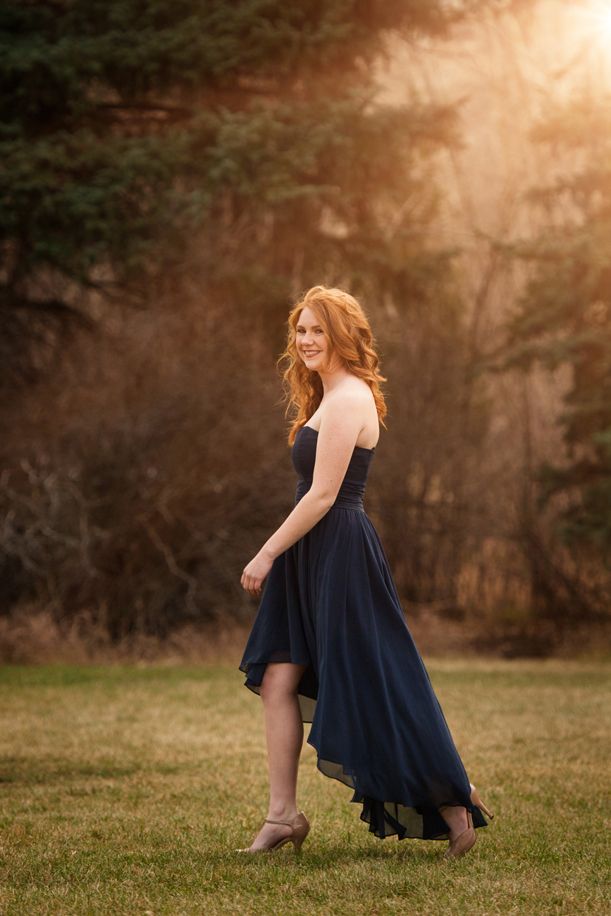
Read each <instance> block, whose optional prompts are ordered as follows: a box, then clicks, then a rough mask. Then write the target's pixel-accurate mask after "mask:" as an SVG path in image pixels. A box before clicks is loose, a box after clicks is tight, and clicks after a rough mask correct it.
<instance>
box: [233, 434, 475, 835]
mask: <svg viewBox="0 0 611 916" xmlns="http://www.w3.org/2000/svg"><path fill="white" fill-rule="evenodd" d="M317 437H318V431H317V430H315V429H314V428H313V427H310V426H303V427H301V429H299V430H298V432H297V436H296V438H295V441H294V443H293V447H292V452H291V458H292V462H293V465H294V467H295V470H296V471H297V474H298V477H299V479H298V482H297V491H296V494H295V505H296V504H297V502H298V501H299V500H300V499H301V497H302V496H303V495H304V493H306V492H307V490H308V489H309V488H310V486H311V484H312V475H313V471H314V461H315V457H316V444H317ZM374 453H375V448H372V449H368V448H363V447H361V446H356V447H355V449H354V452H353V454H352V457H351V459H350V463H349V465H348V469H347V471H346V474H345V477H344V480H343V481H342V485H341V487H340V490H339V493H338V496H337V499H336V500H335V502H334V503H333V505H332V506H331V508H330V509H329V511H328V512H327V513H326V514H325V515H324V516H323V517H322V518H321V519H320V521H319V522H318V523H317V524H316V525H314V527H313V528H311V529H310V531H308V532H307V533H306V534H305V535H304V536H303V537H302V538H300V539H299V540H298V541H297V542H296V543H295V544H293V546H291V547H289V548H288V549H287V550H286V551H284V553H282V554H280V556H278V557H276V559H275V560H274V563H273V565H272V568H271V570H270V572H269V574H268V576H267V578H266V579H265V581H264V585H263V591H262V594H261V600H260V604H259V609H258V612H257V616H256V618H255V620H254V622H253V625H252V629H251V632H250V635H249V637H248V641H247V643H246V647H245V650H244V654H243V657H242V660H241V662H240V665H239V669H240V671H242V672H243V673H244V674H245V675H246V680H245V682H244V685H245V686H246V687H248V688H249V689H250V690H252V691H253V692H254V693H258V694H259V693H260V687H261V682H262V680H263V675H264V673H265V667H266V665H267V663H268V662H293V663H296V664H305V665H307V668H306V670H305V672H304V674H303V676H302V678H301V681H300V683H299V687H298V700H299V707H300V712H301V718H302V721H303V722H310V723H311V724H312V727H311V729H310V734H309V736H308V738H307V742H308V744H311V745H312V747H314V748H315V749H316V753H317V766H318V769H319V770H320V771H321V772H322V773H324V774H325V776H329V777H331V778H333V779H337V780H339V781H340V782H343V783H344V784H345V785H347V786H349V787H350V788H351V789H354V794H353V796H352V798H351V799H350V801H351V802H356V803H358V804H361V805H362V811H361V812H360V818H361V820H363V821H365V822H366V823H367V824H369V831H370V832H371V833H373V834H374V835H375V836H377V837H379V838H380V839H384V838H385V837H387V836H393V835H396V836H397V837H398V838H399V839H404V838H405V837H418V838H420V839H425V840H441V839H447V838H448V837H449V831H448V826H447V824H446V822H445V821H444V819H443V818H442V816H441V815H440V813H439V811H438V810H437V809H438V808H439V807H440V806H443V805H463V806H465V807H466V808H467V809H468V810H469V811H471V813H472V817H473V826H474V827H486V826H487V822H486V820H485V819H484V815H483V814H482V812H481V810H480V809H479V808H478V807H477V806H476V805H473V804H472V802H471V800H470V786H469V779H468V777H467V773H466V772H465V768H464V766H463V763H462V761H461V759H460V756H459V754H458V751H457V749H456V746H455V744H454V741H453V740H452V736H451V734H450V730H449V728H448V725H447V722H446V720H445V717H444V714H443V712H442V709H441V706H440V705H439V701H438V700H437V697H436V695H435V692H434V690H433V687H432V684H431V681H430V678H429V675H428V672H427V670H426V668H425V666H424V663H423V661H422V658H421V656H420V653H419V652H418V649H417V648H416V645H415V643H414V641H413V639H412V636H411V633H410V631H409V629H408V627H407V623H406V621H405V617H404V615H403V611H402V608H401V604H400V601H399V595H398V593H397V589H396V586H395V584H394V581H393V578H392V575H391V572H390V568H389V563H388V559H387V557H386V554H385V553H384V549H383V547H382V544H381V541H380V538H379V536H378V534H377V532H376V530H375V528H374V526H373V523H372V522H371V520H370V518H369V517H368V515H367V514H366V512H365V509H364V506H363V496H364V493H365V484H366V481H367V475H368V472H369V467H370V463H371V460H372V458H373V455H374Z"/></svg>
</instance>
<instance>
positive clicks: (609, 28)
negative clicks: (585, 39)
mask: <svg viewBox="0 0 611 916" xmlns="http://www.w3.org/2000/svg"><path fill="white" fill-rule="evenodd" d="M584 12H585V15H586V16H587V18H588V20H589V23H590V25H591V27H592V30H593V31H594V32H596V34H597V35H598V38H599V39H600V40H602V41H605V42H611V0H598V2H594V3H592V4H591V5H590V6H589V8H588V9H587V10H584Z"/></svg>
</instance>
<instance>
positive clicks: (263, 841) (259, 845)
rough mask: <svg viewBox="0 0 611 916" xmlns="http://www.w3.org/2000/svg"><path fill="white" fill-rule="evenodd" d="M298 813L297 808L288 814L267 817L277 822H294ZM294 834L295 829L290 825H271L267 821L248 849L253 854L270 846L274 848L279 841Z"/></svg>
mask: <svg viewBox="0 0 611 916" xmlns="http://www.w3.org/2000/svg"><path fill="white" fill-rule="evenodd" d="M298 813H299V812H298V810H297V808H294V809H293V810H292V811H289V812H288V813H286V812H282V813H280V814H276V813H271V814H267V815H266V817H269V818H271V819H272V820H275V821H292V820H294V819H295V818H296V817H297V814H298ZM292 833H293V828H292V827H291V826H289V825H288V824H269V823H268V822H267V821H265V822H264V823H263V826H262V827H261V829H260V830H259V832H258V834H257V835H256V837H255V838H254V840H253V841H252V843H251V844H250V846H249V847H248V848H249V850H250V851H251V852H256V851H257V850H258V849H269V848H270V846H273V845H274V844H275V843H277V842H278V841H279V840H282V839H284V837H288V836H291V835H292Z"/></svg>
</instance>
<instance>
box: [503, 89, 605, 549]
mask: <svg viewBox="0 0 611 916" xmlns="http://www.w3.org/2000/svg"><path fill="white" fill-rule="evenodd" d="M537 138H538V139H539V141H540V142H542V143H545V144H547V146H548V148H549V151H550V162H554V161H556V157H557V154H558V153H560V154H561V161H563V162H567V157H568V161H570V162H571V163H572V165H570V166H565V167H563V168H562V169H561V170H556V172H557V174H555V175H553V177H552V178H551V180H550V182H549V184H548V185H547V186H546V187H544V188H538V189H535V190H533V191H532V193H531V200H532V201H533V203H534V204H535V205H536V206H537V207H539V208H541V209H542V212H543V214H544V220H545V224H546V228H545V230H544V231H543V232H542V233H541V234H540V235H539V236H538V237H537V238H536V239H534V240H532V241H531V242H524V243H523V244H521V245H519V246H517V247H516V252H515V253H516V254H517V255H518V256H519V257H520V258H521V259H523V260H524V261H525V262H526V263H527V264H528V265H529V271H530V273H529V281H528V284H527V286H526V289H525V293H524V296H523V298H522V301H521V303H520V305H519V308H518V309H517V310H516V314H515V316H514V318H513V320H512V322H511V325H510V329H509V330H510V346H511V355H510V358H509V360H508V364H514V365H521V366H524V367H528V366H529V365H531V364H532V362H533V361H535V360H537V361H539V362H540V363H541V364H542V365H544V366H546V367H547V368H549V369H556V368H558V367H560V366H564V367H567V368H568V369H569V370H570V379H571V381H570V388H569V390H568V392H567V394H566V397H565V409H564V411H563V414H562V416H561V417H560V422H561V424H562V428H563V432H564V441H565V444H566V454H565V455H564V456H562V457H560V456H559V460H558V461H557V462H556V463H550V462H548V463H546V464H545V465H544V466H543V467H542V469H541V475H540V479H541V482H542V485H543V486H542V498H543V502H544V503H545V502H547V501H548V500H550V499H551V498H552V497H554V496H557V497H562V505H563V509H562V512H561V517H562V532H563V534H564V536H565V538H566V539H567V541H568V542H569V543H570V544H572V545H574V546H576V545H578V544H590V545H594V546H596V547H597V548H599V549H600V551H601V552H602V553H603V555H604V556H606V557H607V560H608V558H609V555H610V553H609V551H610V548H611V140H610V138H611V98H609V97H607V98H602V99H600V98H598V99H593V98H591V97H590V96H583V97H580V98H579V99H578V100H576V101H574V102H573V103H572V104H571V105H569V106H568V107H566V108H564V109H561V110H559V111H557V112H556V114H555V115H553V116H551V117H550V118H549V119H548V120H547V121H546V122H545V124H543V125H541V126H540V127H539V129H538V131H537ZM553 171H554V170H553V169H552V172H553Z"/></svg>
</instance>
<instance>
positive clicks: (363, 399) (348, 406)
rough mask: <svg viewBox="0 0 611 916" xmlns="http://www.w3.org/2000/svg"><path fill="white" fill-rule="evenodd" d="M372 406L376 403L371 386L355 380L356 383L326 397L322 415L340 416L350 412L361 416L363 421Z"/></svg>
mask: <svg viewBox="0 0 611 916" xmlns="http://www.w3.org/2000/svg"><path fill="white" fill-rule="evenodd" d="M372 404H375V401H374V397H373V394H372V392H371V389H370V387H369V385H368V384H367V383H366V382H362V381H361V379H355V381H354V382H349V383H346V384H344V385H342V386H341V387H339V388H338V389H337V391H334V392H332V394H329V395H327V396H326V397H325V400H324V403H323V404H322V405H321V414H322V415H323V416H324V415H325V414H327V415H334V416H338V415H341V414H342V413H344V412H346V411H349V412H350V413H353V414H360V415H361V416H362V419H363V420H366V418H367V415H368V411H369V410H370V408H371V405H372Z"/></svg>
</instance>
